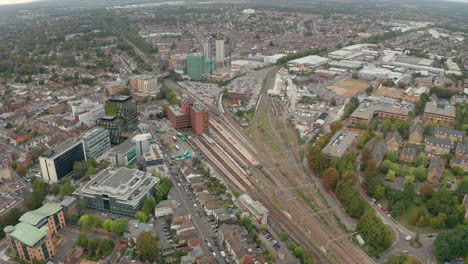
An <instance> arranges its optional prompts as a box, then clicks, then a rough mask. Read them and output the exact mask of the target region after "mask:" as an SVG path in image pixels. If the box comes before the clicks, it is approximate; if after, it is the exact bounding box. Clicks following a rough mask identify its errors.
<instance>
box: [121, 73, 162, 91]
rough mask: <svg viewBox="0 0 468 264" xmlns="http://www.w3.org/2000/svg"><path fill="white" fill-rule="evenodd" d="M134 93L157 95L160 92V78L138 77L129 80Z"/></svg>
mask: <svg viewBox="0 0 468 264" xmlns="http://www.w3.org/2000/svg"><path fill="white" fill-rule="evenodd" d="M128 82H129V86H130V91H131V92H132V93H143V94H156V93H157V92H158V78H157V77H156V76H149V75H137V76H132V77H130V78H128Z"/></svg>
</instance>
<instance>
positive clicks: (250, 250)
mask: <svg viewBox="0 0 468 264" xmlns="http://www.w3.org/2000/svg"><path fill="white" fill-rule="evenodd" d="M218 235H219V236H220V238H221V241H223V243H224V245H225V247H226V251H227V253H229V254H230V255H231V256H232V259H233V261H234V263H236V264H251V263H252V264H253V263H258V264H262V263H266V262H265V259H264V258H263V256H262V254H261V253H259V252H258V251H257V249H256V244H255V242H254V241H253V240H252V239H251V238H250V236H249V235H248V232H247V230H246V229H245V228H244V227H242V226H238V225H227V224H223V225H221V226H220V227H219V230H218Z"/></svg>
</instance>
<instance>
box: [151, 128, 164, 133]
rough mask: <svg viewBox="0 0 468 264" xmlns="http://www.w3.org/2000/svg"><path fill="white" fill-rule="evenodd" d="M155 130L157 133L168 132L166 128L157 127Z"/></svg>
mask: <svg viewBox="0 0 468 264" xmlns="http://www.w3.org/2000/svg"><path fill="white" fill-rule="evenodd" d="M154 132H156V133H166V130H162V129H156V130H155V131H154Z"/></svg>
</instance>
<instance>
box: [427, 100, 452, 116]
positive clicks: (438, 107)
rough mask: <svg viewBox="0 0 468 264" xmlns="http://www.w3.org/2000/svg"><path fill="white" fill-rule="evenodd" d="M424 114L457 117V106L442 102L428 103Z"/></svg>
mask: <svg viewBox="0 0 468 264" xmlns="http://www.w3.org/2000/svg"><path fill="white" fill-rule="evenodd" d="M424 113H430V114H436V115H442V116H448V117H453V118H455V117H456V112H455V106H453V105H451V104H449V103H442V102H427V103H426V107H424Z"/></svg>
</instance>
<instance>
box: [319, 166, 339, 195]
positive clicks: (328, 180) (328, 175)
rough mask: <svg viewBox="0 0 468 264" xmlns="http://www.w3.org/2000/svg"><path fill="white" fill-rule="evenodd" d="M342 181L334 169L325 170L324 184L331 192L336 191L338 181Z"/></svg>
mask: <svg viewBox="0 0 468 264" xmlns="http://www.w3.org/2000/svg"><path fill="white" fill-rule="evenodd" d="M339 179H340V175H339V174H338V172H337V171H336V169H334V168H328V169H326V170H325V173H324V174H323V184H324V185H325V187H327V188H328V189H329V190H332V191H333V190H335V186H336V184H337V183H338V180H339Z"/></svg>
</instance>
